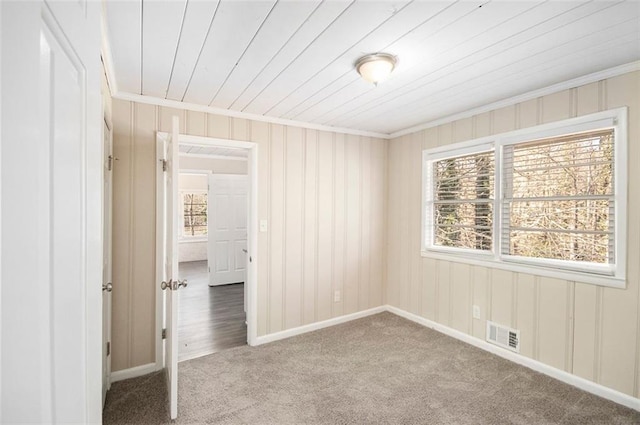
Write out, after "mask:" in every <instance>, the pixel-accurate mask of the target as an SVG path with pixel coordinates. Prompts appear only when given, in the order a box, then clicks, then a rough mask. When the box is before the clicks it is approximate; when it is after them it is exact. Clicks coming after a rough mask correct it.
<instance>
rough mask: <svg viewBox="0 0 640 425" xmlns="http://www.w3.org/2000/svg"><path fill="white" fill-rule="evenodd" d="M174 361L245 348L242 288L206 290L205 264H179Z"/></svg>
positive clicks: (242, 285) (207, 286) (230, 287)
mask: <svg viewBox="0 0 640 425" xmlns="http://www.w3.org/2000/svg"><path fill="white" fill-rule="evenodd" d="M180 277H181V278H182V279H187V281H188V286H187V288H185V289H184V290H181V291H179V294H180V307H179V314H178V342H179V347H178V361H184V360H189V359H193V358H196V357H200V356H203V355H206V354H212V353H217V352H219V351H222V350H226V349H228V348H232V347H238V346H241V345H246V343H247V325H246V324H245V313H244V284H243V283H236V284H232V285H223V286H215V287H209V285H208V272H207V262H206V261H192V262H186V263H180Z"/></svg>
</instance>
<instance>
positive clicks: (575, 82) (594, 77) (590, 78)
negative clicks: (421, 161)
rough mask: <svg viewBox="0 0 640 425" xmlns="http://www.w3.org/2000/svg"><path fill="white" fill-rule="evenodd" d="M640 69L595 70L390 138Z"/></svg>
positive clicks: (634, 64) (639, 65) (395, 134)
mask: <svg viewBox="0 0 640 425" xmlns="http://www.w3.org/2000/svg"><path fill="white" fill-rule="evenodd" d="M634 71H640V61H635V62H631V63H627V64H624V65H619V66H616V67H613V68H609V69H604V70H602V71H598V72H594V73H591V74H587V75H583V76H582V77H577V78H573V79H571V80H567V81H563V82H560V83H557V84H552V85H550V86H547V87H543V88H541V89H537V90H532V91H530V92H526V93H522V94H519V95H517V96H513V97H509V98H507V99H503V100H499V101H497V102H493V103H489V104H487V105H483V106H479V107H477V108H473V109H468V110H466V111H463V112H458V113H456V114H452V115H448V116H446V117H442V118H438V119H436V120H433V121H429V122H426V123H423V124H418V125H415V126H413V127H409V128H405V129H404V130H398V131H394V132H393V133H391V134H390V136H389V138H390V139H395V138H397V137H401V136H406V135H407V134H412V133H416V132H418V131H421V130H426V129H428V128H432V127H436V126H439V125H441V124H447V123H450V122H452V121H457V120H460V119H463V118H469V117H472V116H474V115H479V114H482V113H485V112H489V111H494V110H496V109H500V108H504V107H506V106H511V105H515V104H517V103H521V102H525V101H527V100H531V99H535V98H538V97H541V96H546V95H549V94H553V93H557V92H560V91H562V90H568V89H572V88H575V87H580V86H583V85H585V84H590V83H594V82H596V81H601V80H606V79H607V78H612V77H617V76H618V75H623V74H627V73H629V72H634Z"/></svg>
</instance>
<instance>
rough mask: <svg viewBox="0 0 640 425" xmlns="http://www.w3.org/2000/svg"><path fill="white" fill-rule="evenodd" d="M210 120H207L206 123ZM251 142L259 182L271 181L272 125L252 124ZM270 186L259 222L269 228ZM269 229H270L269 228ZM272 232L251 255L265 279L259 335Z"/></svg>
mask: <svg viewBox="0 0 640 425" xmlns="http://www.w3.org/2000/svg"><path fill="white" fill-rule="evenodd" d="M207 121H208V120H206V119H205V123H206V122H207ZM250 134H251V139H250V141H251V142H255V143H257V144H258V181H270V176H269V172H270V167H269V163H270V158H271V149H270V137H271V134H270V125H269V124H268V123H265V122H258V121H253V122H251V131H250ZM269 195H270V185H266V187H264V188H263V189H262V190H258V220H266V221H267V226H268V225H269V223H270V221H271V220H270V214H269V212H270V202H269ZM267 229H268V227H267ZM270 240H271V239H270V232H268V231H267V233H266V234H264V233H261V237H259V238H258V252H257V253H254V252H252V253H251V255H252V256H253V257H254V258H256V260H257V261H258V276H264V278H263V279H262V280H261V281H260V282H259V284H258V288H257V290H258V293H257V299H258V335H264V334H266V333H267V324H268V321H269V302H268V299H269V285H270V278H271V276H270V264H271V258H270V255H271V250H270V249H269V247H270Z"/></svg>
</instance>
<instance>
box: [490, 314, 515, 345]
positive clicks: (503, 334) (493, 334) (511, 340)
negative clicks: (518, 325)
mask: <svg viewBox="0 0 640 425" xmlns="http://www.w3.org/2000/svg"><path fill="white" fill-rule="evenodd" d="M487 341H489V342H490V343H492V344H495V345H497V346H499V347H502V348H506V349H507V350H511V351H514V352H516V353H519V352H520V331H519V330H516V329H511V328H508V327H506V326H502V325H499V324H497V323H494V322H490V321H488V320H487Z"/></svg>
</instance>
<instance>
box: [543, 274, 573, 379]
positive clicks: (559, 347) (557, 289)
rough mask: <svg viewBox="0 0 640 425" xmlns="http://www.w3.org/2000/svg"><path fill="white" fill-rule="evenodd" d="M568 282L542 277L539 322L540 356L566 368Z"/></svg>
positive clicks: (548, 361)
mask: <svg viewBox="0 0 640 425" xmlns="http://www.w3.org/2000/svg"><path fill="white" fill-rule="evenodd" d="M566 285H567V282H565V281H562V280H558V279H552V278H547V277H542V278H540V305H541V306H544V310H543V311H540V315H539V318H538V323H539V326H540V329H539V332H540V335H539V341H538V343H539V356H540V357H539V358H538V360H540V361H541V362H543V363H546V364H548V365H551V366H553V367H556V368H558V369H563V370H564V368H565V353H566V349H567V340H566V326H567V320H568V318H567V290H566Z"/></svg>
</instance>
